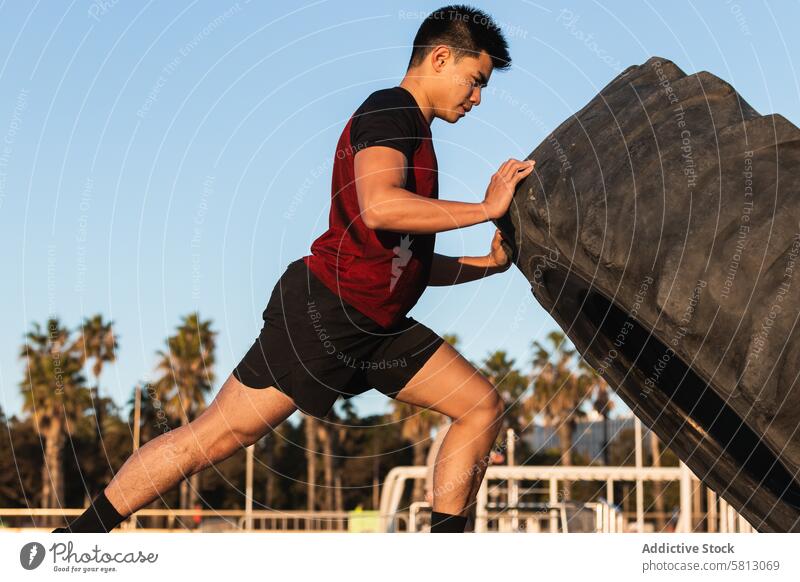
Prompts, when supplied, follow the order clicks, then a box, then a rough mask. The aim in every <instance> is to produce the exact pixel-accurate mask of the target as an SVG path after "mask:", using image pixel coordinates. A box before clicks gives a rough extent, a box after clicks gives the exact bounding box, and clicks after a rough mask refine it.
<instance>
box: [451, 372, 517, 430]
mask: <svg viewBox="0 0 800 582" xmlns="http://www.w3.org/2000/svg"><path fill="white" fill-rule="evenodd" d="M504 412H505V405H504V403H503V399H502V397H501V396H500V394H498V392H497V390H496V389H495V387H494V386H492V385H491V384H490V383H489V382H488V381H487V390H486V393H485V395H484V396H482V397H481V398H480V399H479V400H477V401H476V402H474V403H473V405H472V406H470V408H469V409H468V410H467V411H466V412H465V413H464V414H463V415H461V416H460V417H459V418H454V419H453V421H454V422H461V423H469V424H473V425H480V426H481V427H483V428H486V429H492V428H497V429H498V430H499V427H500V422H501V421H502V418H503V414H504Z"/></svg>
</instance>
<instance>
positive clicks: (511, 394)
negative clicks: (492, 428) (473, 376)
mask: <svg viewBox="0 0 800 582" xmlns="http://www.w3.org/2000/svg"><path fill="white" fill-rule="evenodd" d="M481 373H482V374H483V375H484V376H486V378H487V379H488V380H489V381H490V382H491V383H492V385H493V386H494V387H495V388H496V389H497V392H498V393H499V394H500V396H501V398H502V399H503V402H504V403H505V414H504V415H503V430H501V431H500V434H499V436H498V439H500V441H501V442H503V441H504V439H505V434H506V430H507V429H509V428H510V429H513V430H514V434H516V435H520V434H521V433H522V430H523V427H524V426H525V424H524V418H525V411H524V406H523V403H524V395H525V392H526V390H527V389H528V378H527V377H526V376H525V375H524V374H523V373H522V372H520V371H519V370H517V369H515V368H514V359H513V358H512V359H510V360H509V359H508V354H507V353H506V352H505V351H504V350H497V351H495V352H492V353H491V354H489V356H488V357H487V358H486V360H484V362H483V366H482V367H481Z"/></svg>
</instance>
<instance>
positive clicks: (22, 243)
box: [0, 0, 800, 414]
mask: <svg viewBox="0 0 800 582" xmlns="http://www.w3.org/2000/svg"><path fill="white" fill-rule="evenodd" d="M475 5H476V6H478V7H480V8H482V9H484V10H485V11H487V12H489V13H490V14H491V15H492V16H493V17H494V18H495V20H496V21H497V22H498V23H499V24H500V25H501V27H502V28H503V29H504V30H505V31H506V34H507V38H508V40H509V45H510V51H511V56H512V59H513V63H514V64H513V67H512V69H511V70H510V71H507V72H495V73H494V74H493V75H492V78H491V81H490V83H489V87H488V88H487V89H485V90H484V92H483V101H482V103H481V105H480V106H479V107H478V108H476V109H473V111H472V112H471V113H470V114H469V115H468V116H467V117H466V118H464V119H462V120H460V121H459V122H458V123H456V124H452V125H450V124H447V123H446V122H443V121H441V120H435V121H434V123H433V125H432V127H431V130H432V133H433V137H434V140H435V141H434V144H435V148H436V152H437V157H438V160H439V169H440V178H439V188H440V198H442V199H448V200H463V201H471V202H477V201H480V200H481V199H482V198H483V194H484V191H485V189H486V185H487V184H488V180H489V177H490V176H491V174H492V173H493V172H494V171H495V170H496V169H497V167H498V166H499V165H500V164H501V163H502V162H503V161H505V160H506V159H507V158H509V157H515V158H522V157H524V156H526V155H528V154H529V153H530V152H531V151H532V150H533V149H534V147H535V146H536V145H538V144H539V142H540V141H541V140H542V139H543V138H544V137H545V136H546V135H547V134H548V133H549V132H550V131H551V130H552V129H554V128H555V127H556V126H557V125H558V124H560V123H561V122H562V121H563V120H564V119H565V118H567V117H568V116H569V115H571V114H572V113H574V112H575V111H577V110H578V109H580V108H581V107H582V106H583V105H584V104H585V103H586V102H587V101H588V100H589V99H591V98H592V97H593V96H594V95H595V94H596V93H597V92H598V90H599V89H601V88H602V87H603V86H604V85H606V84H607V83H608V82H609V81H610V80H611V79H612V78H613V77H615V76H616V75H617V74H618V73H619V72H620V71H621V70H622V69H624V68H625V67H627V66H629V65H631V64H639V63H642V62H644V61H645V60H647V58H649V57H650V56H652V55H659V56H661V57H664V58H668V59H670V60H673V61H674V62H675V63H676V64H678V66H680V67H681V68H682V69H683V70H684V71H685V72H687V73H693V72H696V71H699V70H708V71H710V72H712V73H714V74H716V75H717V76H719V77H721V78H723V79H725V80H726V81H728V82H730V83H732V84H733V85H734V87H736V88H737V90H738V91H739V92H740V93H741V95H742V96H743V97H744V99H745V100H746V101H748V102H749V103H750V104H751V105H752V106H753V107H755V108H756V109H757V110H758V111H759V112H761V113H762V114H766V113H772V112H778V113H781V114H783V115H784V116H785V117H787V118H788V119H789V120H791V121H792V122H794V123H795V124H798V123H800V89H799V83H798V77H797V73H796V70H795V64H794V62H793V59H792V55H800V41H798V39H797V35H796V32H795V30H794V27H795V26H796V23H797V22H798V21H800V3H798V2H793V3H788V2H786V3H774V4H773V5H769V4H768V3H766V2H748V3H745V2H743V1H739V2H734V1H725V0H719V1H716V2H699V1H698V2H660V3H658V2H647V1H645V2H635V3H633V2H603V3H600V2H582V3H560V2H539V3H534V2H528V1H522V0H517V1H515V0H511V1H507V2H480V3H476V4H475ZM440 6H442V3H438V2H414V3H411V2H382V1H370V2H334V1H318V2H311V3H304V2H298V3H292V4H288V5H285V4H279V3H274V2H270V3H267V2H263V3H262V2H255V1H251V2H246V1H243V0H240V1H239V2H210V1H206V2H199V1H198V2H191V3H189V2H165V1H164V2H148V3H144V2H130V1H117V2H115V1H114V0H104V1H102V2H101V1H99V0H98V1H97V2H89V1H74V2H71V3H68V2H62V3H44V2H36V3H35V4H34V3H32V2H3V3H2V4H0V242H1V243H2V249H3V251H4V253H3V257H4V261H5V269H4V272H5V273H6V276H5V277H3V283H2V292H3V301H2V302H0V322H2V328H3V332H2V334H0V390H1V391H2V392H1V393H0V405H2V407H3V409H4V410H5V411H6V412H7V413H8V414H13V413H16V412H18V411H19V408H20V405H21V397H20V395H19V386H18V385H19V382H20V381H21V379H22V375H23V367H22V362H21V361H20V360H19V359H18V358H17V354H18V351H19V348H20V345H21V344H22V341H23V337H24V334H25V333H26V331H28V330H30V328H31V324H32V322H33V321H39V322H41V323H42V324H44V322H45V321H46V319H47V317H48V315H50V314H53V313H55V314H57V315H58V316H59V317H60V318H61V319H62V322H63V323H64V324H66V325H68V326H70V327H73V328H74V327H76V326H78V324H79V323H80V321H81V320H82V318H83V317H85V316H90V315H93V314H95V313H97V312H100V313H102V314H103V315H104V316H105V317H106V318H110V319H113V320H114V322H115V328H116V331H117V333H118V334H119V336H120V347H121V349H120V351H119V354H118V357H119V361H118V362H117V363H116V364H115V365H113V366H109V367H108V368H107V369H106V370H105V372H104V375H103V378H102V386H103V390H104V392H105V393H106V394H111V395H112V396H113V397H114V398H115V399H116V400H117V402H120V403H122V402H124V401H125V400H126V399H127V398H128V396H129V395H130V393H131V390H132V388H133V386H134V384H135V383H136V382H137V381H140V380H151V379H152V378H153V376H152V374H153V367H154V363H155V350H157V349H160V348H162V346H163V342H164V338H165V337H166V336H167V335H169V334H171V333H172V332H173V330H174V328H175V326H176V325H177V324H178V323H179V321H180V317H181V316H182V315H185V314H188V313H189V312H191V311H193V310H195V309H197V310H199V312H200V315H201V317H203V318H210V319H212V320H213V322H214V324H213V329H215V330H216V331H218V332H219V334H218V337H217V339H218V349H217V366H216V373H217V382H216V385H215V392H216V390H218V389H219V386H220V385H221V383H222V382H223V381H224V379H225V378H226V377H227V375H228V374H229V373H230V371H231V369H232V368H233V366H234V365H235V364H236V363H237V362H238V361H239V359H240V358H241V357H242V355H243V354H244V353H245V351H246V350H247V349H248V347H249V346H250V345H251V343H252V342H253V340H254V339H255V337H256V336H257V335H258V332H259V329H260V327H261V323H262V321H261V313H262V311H263V309H264V306H265V304H266V301H267V299H268V297H269V294H270V292H271V290H272V287H273V285H274V284H275V282H276V281H277V278H278V277H279V276H280V274H281V272H282V271H283V269H284V268H285V266H286V265H287V264H288V263H289V262H291V261H292V260H294V259H295V258H298V257H301V256H303V255H305V254H308V248H309V245H310V244H311V242H312V241H313V240H314V239H315V238H316V237H317V236H318V235H319V234H321V233H322V232H323V231H324V230H325V228H326V225H327V215H328V205H329V199H330V167H331V162H332V160H331V158H332V154H333V151H334V148H335V144H336V140H337V138H338V136H339V134H340V132H341V130H342V128H343V126H344V124H345V123H346V122H347V119H348V117H349V116H350V115H351V113H352V112H353V111H354V110H355V109H356V108H357V107H358V105H359V104H360V103H361V102H362V101H363V100H364V99H365V98H366V97H367V95H369V93H371V92H372V91H374V90H377V89H380V88H383V87H389V86H393V85H396V84H398V83H399V82H400V80H401V79H402V76H403V73H404V70H405V66H406V64H407V62H408V58H409V54H410V45H411V43H412V41H413V37H414V34H415V33H416V30H417V28H418V27H419V24H420V23H421V21H422V19H423V18H424V17H425V16H426V15H427V14H428V13H429V12H430V11H432V10H434V9H436V8H438V7H440ZM492 234H493V226H492V225H491V224H482V225H477V226H473V227H470V228H468V229H462V230H459V231H450V232H446V233H440V234H438V235H437V248H436V250H437V252H440V253H443V254H448V255H482V254H485V253H486V252H487V251H488V249H489V244H490V241H491V237H492ZM411 315H412V316H414V317H415V318H416V319H418V320H420V321H422V322H424V323H426V324H427V325H428V326H429V327H431V328H432V329H434V330H435V331H437V332H438V333H440V334H444V333H456V334H458V335H459V337H460V338H461V343H460V348H461V350H462V353H464V355H465V356H466V357H468V358H469V359H471V360H472V361H474V362H478V361H480V360H481V359H482V358H484V357H485V356H486V355H487V354H488V353H489V352H490V351H492V350H495V349H505V350H506V351H508V352H509V354H510V355H511V357H513V358H516V360H517V362H518V363H519V364H520V365H522V367H523V368H525V369H527V368H528V361H529V359H530V356H531V349H530V346H531V342H532V341H533V340H534V339H541V338H543V337H544V336H545V335H546V334H547V333H548V332H549V331H550V330H552V329H554V328H555V327H556V324H555V322H554V321H553V320H552V319H551V318H550V317H549V315H548V314H547V313H546V312H545V311H544V310H543V309H541V308H540V307H539V306H538V304H537V303H536V301H535V300H534V299H533V296H532V295H531V292H530V286H529V285H528V283H527V281H526V280H525V278H524V277H523V276H522V274H521V273H520V272H519V271H517V270H516V269H512V270H510V271H508V272H507V273H505V274H504V275H499V276H494V277H490V278H487V279H485V280H482V281H477V282H472V283H467V284H463V285H459V286H456V287H450V288H431V289H429V290H427V291H426V293H425V294H424V295H423V297H422V299H421V300H420V302H419V303H418V304H417V305H416V306H415V307H414V309H413V310H412V311H411ZM353 402H354V404H356V407H357V408H358V410H359V411H360V412H361V413H364V414H367V413H373V412H379V411H382V410H385V409H387V408H388V403H389V400H388V399H386V398H385V397H384V396H383V395H381V394H379V393H378V392H377V391H372V392H370V393H367V394H364V395H361V396H359V397H357V398H355V399H354V400H353Z"/></svg>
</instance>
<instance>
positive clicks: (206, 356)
mask: <svg viewBox="0 0 800 582" xmlns="http://www.w3.org/2000/svg"><path fill="white" fill-rule="evenodd" d="M211 323H212V322H211V321H210V320H207V321H202V320H201V319H200V315H199V314H198V313H197V312H194V313H192V314H190V315H188V316H185V317H183V319H182V322H181V324H180V325H179V326H178V327H177V328H176V333H175V335H173V336H170V337H168V338H167V340H166V344H167V351H166V352H165V351H162V350H158V352H157V354H158V358H159V360H158V363H157V365H156V368H157V371H158V372H159V373H160V374H161V375H160V377H159V378H158V379H157V380H156V382H155V384H154V385H155V389H156V391H157V393H158V394H159V395H164V400H163V401H162V404H163V407H164V411H165V413H166V414H167V416H170V417H172V418H179V419H180V422H181V426H186V425H187V424H189V423H190V422H191V421H192V420H194V419H195V418H197V417H198V416H199V415H200V413H201V412H203V410H205V408H206V398H205V397H206V395H207V394H208V393H209V392H210V391H211V387H212V386H213V384H214V381H215V375H214V363H215V355H214V350H215V346H216V339H215V338H216V335H217V333H216V332H215V331H212V330H211ZM190 485H191V487H190ZM199 486H200V475H199V474H198V473H195V474H194V475H192V476H191V477H190V480H189V482H187V481H186V479H184V480H183V481H182V482H181V487H180V506H181V509H188V508H190V507H194V505H195V502H196V500H197V495H198V491H199Z"/></svg>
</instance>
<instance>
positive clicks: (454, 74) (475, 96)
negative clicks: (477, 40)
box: [436, 51, 493, 123]
mask: <svg viewBox="0 0 800 582" xmlns="http://www.w3.org/2000/svg"><path fill="white" fill-rule="evenodd" d="M492 68H493V66H492V59H491V58H490V57H489V55H488V54H487V53H486V51H481V53H480V55H479V56H478V57H473V56H465V57H462V58H461V59H460V60H459V61H458V62H455V61H454V57H453V55H452V53H451V55H450V59H449V61H448V62H447V66H446V67H445V69H444V70H443V71H442V72H443V73H444V74H443V75H442V81H443V83H442V85H441V88H442V93H441V94H440V95H439V99H438V103H437V108H436V109H437V111H436V114H437V115H436V116H437V117H439V118H440V119H444V120H445V121H449V122H450V123H455V122H456V121H458V120H459V119H461V118H462V117H464V115H466V113H467V112H468V111H469V110H470V109H472V108H473V107H475V106H476V105H479V104H480V102H481V89H482V88H483V87H485V86H486V84H487V83H488V82H489V77H490V76H491V74H492Z"/></svg>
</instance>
